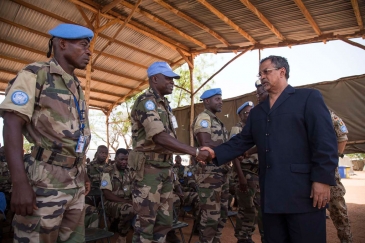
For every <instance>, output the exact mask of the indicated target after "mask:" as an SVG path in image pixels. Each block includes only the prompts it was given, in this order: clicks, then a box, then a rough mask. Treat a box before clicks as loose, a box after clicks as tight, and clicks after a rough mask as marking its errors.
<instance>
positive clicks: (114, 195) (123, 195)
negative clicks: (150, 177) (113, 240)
mask: <svg viewBox="0 0 365 243" xmlns="http://www.w3.org/2000/svg"><path fill="white" fill-rule="evenodd" d="M114 160H115V164H113V165H109V167H108V168H107V169H106V170H107V171H109V173H106V172H104V173H103V175H102V179H101V184H100V188H101V189H102V190H103V194H104V197H105V203H104V207H105V212H106V215H107V216H108V217H109V218H111V219H112V220H113V221H114V222H118V233H119V238H118V240H117V243H125V242H126V236H127V234H128V232H129V229H130V227H131V223H132V219H133V217H134V213H133V208H132V193H131V184H132V180H133V176H132V174H131V173H130V171H129V169H128V168H127V165H128V151H127V150H126V149H123V148H121V149H118V150H117V152H116V154H115V159H114Z"/></svg>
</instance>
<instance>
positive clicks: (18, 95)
mask: <svg viewBox="0 0 365 243" xmlns="http://www.w3.org/2000/svg"><path fill="white" fill-rule="evenodd" d="M11 101H12V102H13V103H14V104H15V105H20V106H22V105H25V104H26V103H28V101H29V97H28V95H27V94H26V93H25V92H24V91H15V92H14V93H13V94H12V95H11Z"/></svg>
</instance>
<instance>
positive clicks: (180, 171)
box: [172, 164, 185, 179]
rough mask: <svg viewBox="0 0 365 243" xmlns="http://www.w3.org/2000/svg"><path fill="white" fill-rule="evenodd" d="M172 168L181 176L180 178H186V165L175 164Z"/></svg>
mask: <svg viewBox="0 0 365 243" xmlns="http://www.w3.org/2000/svg"><path fill="white" fill-rule="evenodd" d="M172 170H173V171H174V172H175V174H176V175H177V176H178V177H179V179H181V178H184V172H185V166H183V165H180V166H177V165H176V164H174V166H173V167H172Z"/></svg>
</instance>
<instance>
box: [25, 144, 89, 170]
mask: <svg viewBox="0 0 365 243" xmlns="http://www.w3.org/2000/svg"><path fill="white" fill-rule="evenodd" d="M31 155H32V157H33V158H35V159H36V160H39V161H43V162H46V163H47V164H50V165H56V166H61V167H65V168H73V167H75V166H77V165H79V164H81V163H82V161H83V157H74V156H66V155H62V154H60V153H57V152H54V151H50V150H46V149H44V148H42V147H38V146H35V147H34V148H33V150H32V152H31Z"/></svg>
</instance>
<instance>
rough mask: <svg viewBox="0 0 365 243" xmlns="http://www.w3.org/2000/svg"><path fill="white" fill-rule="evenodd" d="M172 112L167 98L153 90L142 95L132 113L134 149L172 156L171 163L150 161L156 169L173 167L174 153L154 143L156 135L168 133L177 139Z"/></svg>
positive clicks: (150, 89)
mask: <svg viewBox="0 0 365 243" xmlns="http://www.w3.org/2000/svg"><path fill="white" fill-rule="evenodd" d="M172 118H173V114H172V110H171V108H170V106H169V102H168V100H167V99H166V98H161V97H160V96H159V95H158V94H157V93H156V92H155V91H154V90H153V89H152V88H149V89H148V90H147V91H146V92H145V93H143V94H142V95H140V96H139V97H138V98H137V100H136V102H135V103H134V105H133V108H132V111H131V122H132V142H133V149H134V150H136V151H141V152H155V153H159V154H167V155H171V161H170V162H161V161H149V163H150V164H152V165H154V166H156V167H171V165H172V151H169V150H167V149H165V148H163V147H162V146H160V145H157V144H155V143H154V142H153V140H152V138H153V136H155V135H156V134H159V133H161V132H166V133H167V134H169V135H170V136H172V137H174V138H176V132H175V128H174V126H173V123H172Z"/></svg>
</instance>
